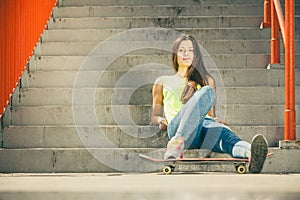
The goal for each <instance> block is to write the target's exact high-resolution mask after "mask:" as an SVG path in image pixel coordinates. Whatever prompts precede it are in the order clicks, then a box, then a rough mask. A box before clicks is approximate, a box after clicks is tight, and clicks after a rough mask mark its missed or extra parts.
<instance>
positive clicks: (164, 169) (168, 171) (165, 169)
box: [162, 166, 172, 174]
mask: <svg viewBox="0 0 300 200" xmlns="http://www.w3.org/2000/svg"><path fill="white" fill-rule="evenodd" d="M162 172H163V173H164V174H171V173H172V168H171V167H170V166H164V167H163V168H162Z"/></svg>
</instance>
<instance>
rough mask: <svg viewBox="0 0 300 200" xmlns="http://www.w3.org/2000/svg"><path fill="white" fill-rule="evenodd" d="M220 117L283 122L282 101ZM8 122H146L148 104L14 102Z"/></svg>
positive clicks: (231, 109) (233, 108) (235, 108)
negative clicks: (46, 104) (33, 103)
mask: <svg viewBox="0 0 300 200" xmlns="http://www.w3.org/2000/svg"><path fill="white" fill-rule="evenodd" d="M299 108H300V105H296V118H297V120H296V124H300V113H299V112H298V111H300V109H299ZM218 109H220V110H221V111H220V112H223V113H224V112H225V114H222V115H223V117H221V116H220V115H221V114H219V115H218V116H220V117H221V118H222V119H225V120H226V121H227V123H228V124H229V125H248V126H250V125H253V126H257V125H267V126H278V125H282V124H283V123H284V110H285V106H283V105H244V104H241V105H226V106H224V108H217V112H219V110H218ZM10 112H11V113H10V115H9V116H8V117H10V118H9V119H7V120H6V121H9V125H12V126H32V125H33V126H51V125H55V126H58V125H74V124H76V125H116V124H117V125H149V124H150V116H151V106H150V105H123V106H122V105H118V106H93V105H88V106H87V105H86V106H84V105H82V106H75V105H74V106H73V107H72V106H17V107H12V108H11V111H10Z"/></svg>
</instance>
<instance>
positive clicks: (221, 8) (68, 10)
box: [53, 4, 264, 18]
mask: <svg viewBox="0 0 300 200" xmlns="http://www.w3.org/2000/svg"><path fill="white" fill-rule="evenodd" d="M263 9H264V7H263V6H262V5H241V4H239V5H230V4H228V5H214V6H212V5H201V4H199V5H156V6H153V5H151V6H150V5H148V6H83V7H78V6H77V7H56V8H55V10H54V14H53V17H54V18H77V17H78V18H80V17H136V16H138V17H157V16H168V17H172V16H220V15H250V16H251V15H254V16H259V15H261V14H262V13H263Z"/></svg>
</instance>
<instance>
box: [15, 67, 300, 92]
mask: <svg viewBox="0 0 300 200" xmlns="http://www.w3.org/2000/svg"><path fill="white" fill-rule="evenodd" d="M149 67H151V66H149ZM149 69H151V68H149ZM210 73H211V75H212V76H213V77H214V78H215V79H216V84H217V87H222V86H225V87H256V86H273V87H281V86H284V84H285V81H284V78H285V76H284V70H276V69H273V70H259V69H253V70H245V69H244V70H211V71H210ZM170 74H174V72H172V71H171V70H161V71H158V70H153V71H150V70H147V71H144V70H136V71H126V70H124V71H120V70H119V71H116V70H115V71H112V70H106V71H101V70H99V71H79V72H77V71H35V72H31V73H29V75H28V76H24V78H23V79H22V83H21V84H22V87H23V88H28V87H33V88H56V87H62V88H73V87H74V86H75V85H76V86H78V87H84V88H85V87H88V88H96V87H110V88H114V87H118V88H119V87H125V88H128V87H133V88H137V87H141V86H143V85H145V84H151V83H154V81H155V80H156V79H157V78H158V77H159V76H161V75H170ZM76 75H78V77H79V78H76ZM295 77H296V85H297V86H300V79H298V78H297V77H300V71H299V70H296V71H295ZM133 80H134V81H133ZM222 82H223V83H222ZM116 84H117V85H116Z"/></svg>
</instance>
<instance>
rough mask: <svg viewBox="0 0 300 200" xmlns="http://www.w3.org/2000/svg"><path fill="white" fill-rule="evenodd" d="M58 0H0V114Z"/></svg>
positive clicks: (0, 114)
mask: <svg viewBox="0 0 300 200" xmlns="http://www.w3.org/2000/svg"><path fill="white" fill-rule="evenodd" d="M56 4H57V0H0V56H1V57H0V117H1V116H2V114H3V113H4V111H5V107H6V106H7V105H8V103H9V100H10V96H11V95H12V93H13V92H14V90H15V88H16V86H17V85H18V82H19V79H20V78H21V76H22V73H23V71H24V70H25V69H26V64H27V62H28V61H29V58H30V57H31V56H32V54H33V50H34V48H35V46H36V44H37V42H38V41H39V38H40V37H41V34H42V33H43V31H44V29H45V24H46V23H47V20H48V19H49V17H50V16H51V12H52V10H53V7H54V6H55V5H56Z"/></svg>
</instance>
